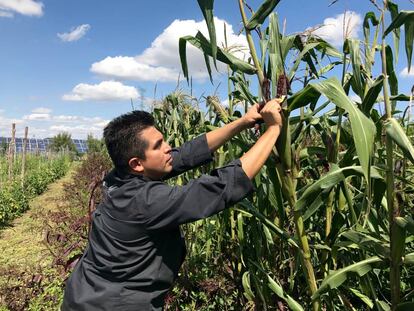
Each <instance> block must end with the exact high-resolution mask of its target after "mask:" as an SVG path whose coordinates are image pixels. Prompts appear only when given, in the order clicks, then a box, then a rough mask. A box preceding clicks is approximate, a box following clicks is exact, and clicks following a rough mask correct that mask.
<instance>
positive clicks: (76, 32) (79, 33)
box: [0, 0, 91, 42]
mask: <svg viewBox="0 0 414 311" xmlns="http://www.w3.org/2000/svg"><path fill="white" fill-rule="evenodd" d="M0 1H1V0H0ZM90 28H91V26H90V25H89V24H83V25H79V26H78V27H76V28H71V30H70V32H65V33H58V34H57V36H58V37H59V38H60V39H61V40H62V41H63V42H72V41H78V40H79V39H80V38H82V37H83V36H84V35H86V33H87V32H88V30H89V29H90Z"/></svg>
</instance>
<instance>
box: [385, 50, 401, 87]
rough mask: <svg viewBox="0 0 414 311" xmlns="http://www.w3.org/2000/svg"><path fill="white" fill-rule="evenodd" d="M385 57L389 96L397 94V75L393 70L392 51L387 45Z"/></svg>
mask: <svg viewBox="0 0 414 311" xmlns="http://www.w3.org/2000/svg"><path fill="white" fill-rule="evenodd" d="M385 55H386V61H387V74H388V81H389V84H390V91H391V95H397V94H398V79H397V75H396V73H395V70H394V63H393V62H394V57H393V53H392V49H391V47H390V46H389V45H387V46H386V47H385Z"/></svg>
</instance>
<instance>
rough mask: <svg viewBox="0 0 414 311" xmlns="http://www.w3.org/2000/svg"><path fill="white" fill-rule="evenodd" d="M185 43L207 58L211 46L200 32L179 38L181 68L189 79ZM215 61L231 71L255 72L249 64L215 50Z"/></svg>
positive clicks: (210, 53)
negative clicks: (228, 67) (225, 65)
mask: <svg viewBox="0 0 414 311" xmlns="http://www.w3.org/2000/svg"><path fill="white" fill-rule="evenodd" d="M187 42H189V43H190V44H192V45H193V46H194V47H196V48H198V49H199V50H201V51H202V52H203V53H204V54H206V55H208V56H212V55H213V52H212V50H211V44H210V42H209V41H208V40H207V39H206V38H205V37H204V35H203V34H202V33H201V32H197V34H196V36H195V37H193V36H185V37H181V38H180V40H179V52H180V60H181V67H182V70H183V74H184V76H185V77H186V78H187V81H188V78H189V74H188V64H187V52H186V46H187ZM217 59H218V60H219V61H221V62H223V63H225V64H227V65H229V66H230V68H231V69H232V70H233V71H241V72H244V73H247V74H254V73H255V72H256V69H255V68H254V67H253V66H252V65H250V64H249V63H247V62H245V61H242V60H241V59H239V58H237V57H235V56H233V55H232V54H230V53H228V52H226V51H224V50H222V49H220V48H217Z"/></svg>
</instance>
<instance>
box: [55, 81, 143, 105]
mask: <svg viewBox="0 0 414 311" xmlns="http://www.w3.org/2000/svg"><path fill="white" fill-rule="evenodd" d="M138 96H139V93H138V90H137V89H136V88H135V87H133V86H127V85H124V84H122V83H121V82H116V81H102V82H101V83H99V84H85V83H80V84H78V85H77V86H75V87H74V88H73V90H72V92H71V93H70V94H65V95H63V97H62V99H63V100H68V101H123V100H130V99H131V98H132V99H135V98H137V97H138Z"/></svg>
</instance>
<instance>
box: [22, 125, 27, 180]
mask: <svg viewBox="0 0 414 311" xmlns="http://www.w3.org/2000/svg"><path fill="white" fill-rule="evenodd" d="M28 132H29V128H28V127H27V126H26V127H25V129H24V140H23V155H22V177H21V179H22V187H23V185H24V175H25V171H26V146H27V134H28Z"/></svg>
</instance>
